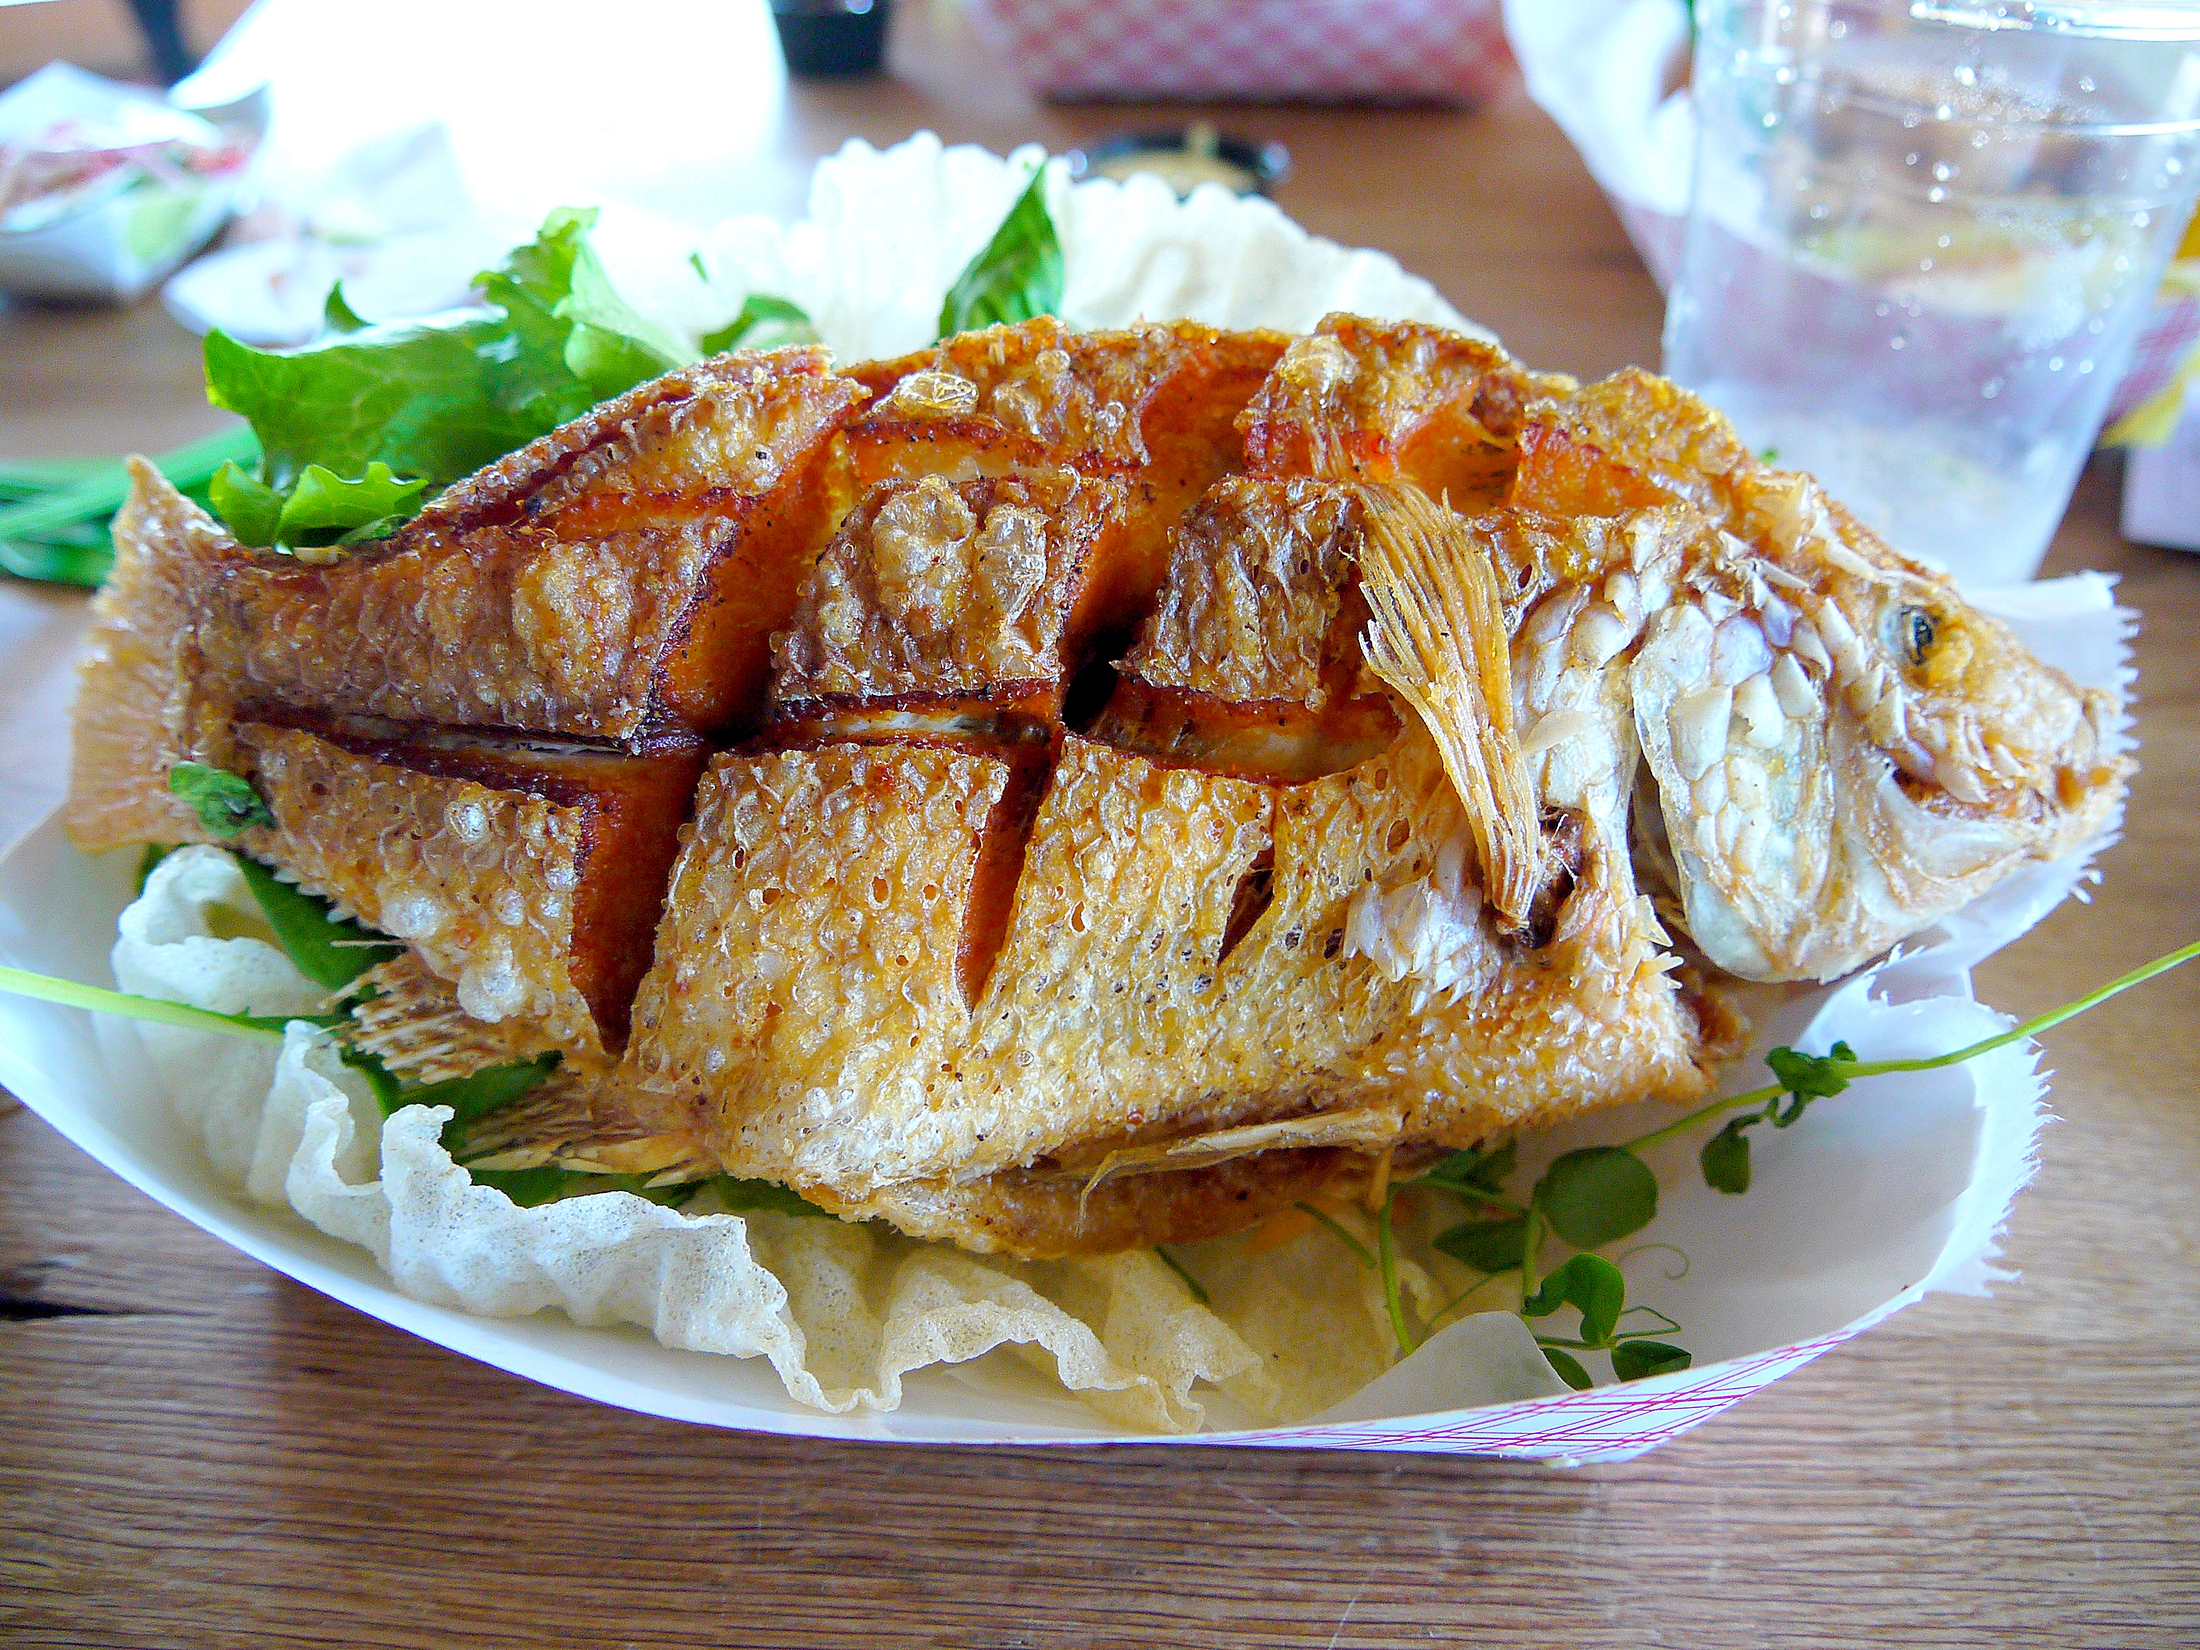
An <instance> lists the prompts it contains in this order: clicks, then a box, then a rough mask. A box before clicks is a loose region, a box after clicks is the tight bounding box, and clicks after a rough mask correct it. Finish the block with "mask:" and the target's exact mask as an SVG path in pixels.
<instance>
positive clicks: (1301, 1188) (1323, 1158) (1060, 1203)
mask: <svg viewBox="0 0 2200 1650" xmlns="http://www.w3.org/2000/svg"><path fill="white" fill-rule="evenodd" d="M1371 1167H1372V1164H1371V1162H1370V1160H1369V1159H1367V1158H1365V1157H1362V1156H1359V1155H1358V1154H1356V1153H1352V1152H1343V1151H1333V1150H1322V1149H1315V1150H1308V1151H1276V1152H1263V1153H1261V1154H1260V1155H1259V1156H1257V1157H1245V1158H1239V1159H1236V1160H1235V1161H1233V1162H1229V1163H1222V1164H1217V1165H1215V1166H1214V1167H1212V1168H1206V1169H1189V1170H1184V1171H1181V1172H1178V1173H1175V1174H1149V1175H1137V1176H1133V1177H1129V1178H1126V1179H1121V1180H1113V1181H1109V1182H1108V1183H1107V1184H1105V1185H1102V1186H1099V1187H1096V1188H1094V1189H1093V1190H1092V1191H1091V1192H1090V1193H1089V1195H1088V1194H1087V1193H1086V1191H1085V1189H1084V1184H1083V1182H1081V1181H1080V1180H1078V1179H1077V1178H1075V1177H1073V1176H1068V1175H1061V1174H1032V1173H1028V1172H1025V1171H1022V1170H1009V1171H1006V1172H1004V1173H1001V1174H996V1175H992V1176H989V1177H988V1178H986V1179H984V1180H978V1181H972V1182H970V1183H969V1184H967V1185H964V1184H957V1183H954V1182H950V1181H941V1180H927V1181H906V1182H904V1183H902V1184H901V1185H898V1186H890V1187H887V1188H886V1189H885V1190H883V1191H880V1192H876V1193H874V1194H872V1195H871V1196H870V1197H868V1198H864V1199H860V1200H855V1201H850V1200H846V1199H841V1198H836V1197H834V1196H833V1195H831V1194H830V1193H815V1194H813V1196H814V1197H815V1198H816V1201H817V1202H818V1203H819V1204H820V1205H821V1206H822V1207H825V1208H829V1209H831V1210H832V1211H833V1212H834V1213H835V1214H838V1215H843V1216H847V1217H850V1218H856V1217H866V1218H873V1219H881V1220H889V1221H891V1222H893V1224H894V1225H896V1226H898V1227H900V1228H901V1229H902V1230H903V1231H905V1232H907V1233H909V1234H910V1235H911V1236H913V1237H923V1238H945V1239H947V1240H948V1241H950V1242H953V1243H958V1244H960V1245H962V1247H964V1248H966V1249H975V1250H977V1251H978V1252H979V1253H981V1254H995V1253H1004V1252H1005V1253H1008V1254H1012V1255H1017V1256H1020V1257H1022V1258H1024V1259H1026V1260H1060V1259H1064V1258H1067V1257H1070V1256H1074V1255H1105V1254H1112V1253H1114V1252H1116V1251H1118V1250H1122V1249H1142V1248H1147V1247H1150V1246H1151V1245H1154V1244H1158V1243H1172V1244H1173V1243H1199V1242H1202V1241H1204V1240H1205V1239H1207V1238H1212V1237H1223V1236H1227V1235H1228V1234H1229V1233H1232V1232H1240V1231H1243V1230H1244V1229H1245V1228H1246V1227H1248V1226H1250V1225H1252V1224H1254V1223H1255V1222H1256V1221H1259V1220H1262V1219H1264V1218H1265V1217H1267V1216H1268V1215H1271V1214H1273V1213H1274V1212H1275V1211H1276V1210H1278V1209H1287V1208H1289V1207H1291V1205H1292V1204H1294V1203H1301V1202H1305V1201H1308V1200H1310V1199H1314V1198H1320V1197H1329V1196H1335V1195H1338V1194H1339V1193H1341V1192H1344V1191H1346V1190H1348V1189H1349V1190H1351V1191H1357V1190H1359V1189H1360V1188H1361V1187H1362V1186H1364V1185H1365V1184H1366V1181H1367V1178H1368V1174H1369V1171H1370V1169H1371Z"/></svg>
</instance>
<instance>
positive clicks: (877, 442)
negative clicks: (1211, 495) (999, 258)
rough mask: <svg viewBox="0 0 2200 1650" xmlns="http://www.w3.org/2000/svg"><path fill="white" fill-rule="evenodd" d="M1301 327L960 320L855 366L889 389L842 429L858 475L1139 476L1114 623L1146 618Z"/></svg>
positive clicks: (856, 372) (872, 386)
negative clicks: (1241, 420)
mask: <svg viewBox="0 0 2200 1650" xmlns="http://www.w3.org/2000/svg"><path fill="white" fill-rule="evenodd" d="M1288 342H1289V340H1288V339H1287V338H1286V337H1284V335H1282V334H1280V333H1268V332H1222V331H1218V330H1217V329H1215V328H1213V327H1208V326H1202V325H1200V324H1199V323H1197V322H1193V321H1178V322H1174V323H1169V324H1160V325H1144V326H1134V327H1127V328H1120V329H1112V330H1101V331H1095V332H1076V331H1073V330H1071V329H1070V328H1069V327H1067V326H1066V325H1064V324H1063V323H1062V322H1060V321H1058V320H1056V319H1054V318H1053V317H1052V316H1041V317H1039V318H1037V319H1035V320H1031V321H1026V322H1023V323H1021V324H1019V325H1016V326H1007V327H989V328H986V329H984V330H982V331H977V332H966V333H959V334H957V335H956V336H954V337H952V338H947V339H943V340H941V342H940V343H938V344H936V345H934V346H933V347H932V348H931V349H928V350H920V351H918V352H917V353H915V354H914V355H907V356H902V357H900V358H898V359H896V360H892V361H875V362H869V363H866V364H863V365H860V366H857V367H854V368H851V369H850V375H851V376H852V377H854V378H855V379H857V380H858V381H859V382H861V383H862V384H863V385H864V386H865V387H866V388H867V389H869V390H871V391H872V392H873V394H874V396H875V397H876V399H875V400H874V401H873V402H872V404H871V406H870V407H868V408H867V409H866V411H865V414H864V416H863V417H861V418H859V419H857V420H856V421H855V422H854V423H853V424H851V426H850V427H849V430H848V433H847V438H846V440H845V442H844V443H843V446H844V450H845V451H846V453H847V454H848V455H849V467H850V470H851V474H852V483H853V485H854V486H855V487H856V488H858V489H860V488H862V487H866V486H869V485H871V484H874V483H876V482H878V481H881V480H886V479H914V478H915V477H917V476H919V475H939V476H942V477H944V478H945V479H947V480H950V481H961V480H966V479H970V478H971V477H973V476H977V475H998V474H1001V473H1004V471H1005V470H1006V469H1009V468H1014V467H1030V466H1034V465H1037V464H1041V463H1052V464H1062V465H1067V466H1068V467H1069V468H1071V469H1074V470H1077V471H1079V472H1080V473H1082V474H1085V475H1090V476H1121V477H1123V478H1125V479H1126V480H1128V481H1130V482H1132V483H1133V485H1132V487H1131V490H1130V494H1129V499H1128V503H1129V512H1128V517H1127V520H1126V523H1125V531H1124V538H1123V546H1122V552H1121V554H1120V556H1119V557H1118V558H1117V560H1116V562H1115V565H1114V567H1113V568H1112V569H1111V572H1112V573H1113V575H1114V576H1113V577H1112V578H1111V579H1109V580H1108V581H1107V582H1106V583H1105V584H1104V585H1103V586H1102V587H1101V588H1100V589H1099V590H1098V591H1096V592H1095V608H1096V611H1097V613H1098V616H1099V619H1100V622H1101V623H1102V624H1103V625H1128V624H1131V623H1135V622H1136V621H1137V620H1139V619H1141V618H1143V617H1144V614H1145V608H1146V605H1147V604H1148V602H1149V601H1150V600H1151V597H1152V593H1153V591H1154V590H1155V588H1156V587H1157V586H1158V585H1159V584H1160V582H1161V578H1162V574H1163V571H1164V568H1165V565H1166V543H1167V536H1168V532H1169V529H1170V527H1171V526H1172V525H1173V524H1174V523H1175V522H1176V521H1177V519H1178V518H1179V517H1180V516H1182V515H1183V513H1184V512H1185V510H1187V509H1188V508H1190V506H1191V504H1192V502H1193V501H1194V500H1195V499H1197V498H1198V497H1199V496H1200V495H1201V494H1202V493H1203V492H1205V491H1206V489H1207V488H1208V487H1209V486H1210V485H1212V484H1213V483H1214V482H1215V481H1216V480H1218V479H1219V478H1220V477H1222V476H1223V475H1225V474H1227V473H1229V472H1231V471H1233V470H1237V469H1240V468H1242V467H1243V460H1244V447H1243V442H1242V440H1241V438H1240V436H1239V433H1238V428H1237V420H1238V416H1239V414H1240V413H1241V412H1242V410H1243V409H1244V408H1245V406H1246V404H1247V403H1248V402H1249V401H1250V400H1251V399H1252V397H1253V395H1254V392H1255V391H1257V390H1258V389H1259V388H1260V386H1261V384H1262V382H1263V381H1264V380H1265V379H1266V378H1267V376H1268V373H1269V371H1270V369H1271V368H1273V367H1274V366H1275V364H1276V361H1277V358H1278V357H1279V356H1280V355H1281V354H1282V353H1283V350H1284V347H1285V345H1286V344H1287V343H1288Z"/></svg>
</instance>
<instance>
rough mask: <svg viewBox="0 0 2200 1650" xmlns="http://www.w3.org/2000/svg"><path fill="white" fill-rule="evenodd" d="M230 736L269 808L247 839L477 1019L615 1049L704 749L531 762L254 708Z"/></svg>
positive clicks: (583, 1051) (593, 1054)
mask: <svg viewBox="0 0 2200 1650" xmlns="http://www.w3.org/2000/svg"><path fill="white" fill-rule="evenodd" d="M236 738H237V746H238V751H239V754H240V756H241V758H242V763H243V765H244V766H245V768H246V769H247V771H248V773H249V775H250V777H251V779H252V781H253V783H254V785H255V786H256V787H257V789H258V790H259V792H260V794H261V795H262V796H263V797H264V798H265V799H266V802H267V805H268V808H269V811H270V812H272V813H273V814H274V816H275V823H274V824H273V825H272V826H266V827H259V828H255V829H253V830H249V831H246V832H245V833H243V834H242V835H241V836H240V837H239V838H238V845H239V846H240V847H243V848H245V849H246V850H248V851H249V852H251V853H252V854H253V855H254V856H255V857H257V858H260V859H264V860H267V861H269V862H271V863H273V864H275V865H277V866H279V867H281V868H282V869H284V870H286V871H288V872H290V873H291V874H292V875H293V876H295V877H296V878H297V880H298V883H299V885H300V886H301V887H303V888H305V889H307V890H308V891H310V892H312V893H316V894H320V895H322V896H323V897H325V898H327V899H329V900H330V901H332V902H333V903H334V904H335V905H336V906H337V907H338V908H339V909H340V910H341V911H343V912H344V913H346V914H348V915H353V916H356V917H358V918H359V920H360V921H362V922H364V923H366V924H367V925H368V926H369V927H371V928H378V929H380V930H382V931H383V932H385V933H388V934H392V935H395V936H396V937H397V938H398V939H401V940H403V941H405V942H406V944H408V945H409V946H411V947H412V948H413V951H414V952H415V953H416V954H417V955H418V956H419V958H420V959H421V961H422V962H423V963H425V964H426V965H427V967H428V968H429V969H430V970H431V971H432V972H434V973H435V974H437V975H438V976H440V977H441V978H443V979H445V980H448V981H450V982H451V983H452V984H453V985H454V986H455V987H456V988H457V992H456V994H457V1000H458V1002H459V1004H460V1005H461V1006H462V1007H463V1008H464V1009H465V1011H466V1012H467V1013H468V1014H470V1015H471V1016H473V1017H474V1018H475V1019H479V1020H484V1021H491V1022H494V1021H501V1020H521V1021H524V1022H526V1023H528V1024H530V1025H533V1026H538V1027H540V1028H542V1030H543V1031H545V1032H547V1033H548V1035H549V1037H550V1038H551V1039H552V1041H554V1042H555V1043H556V1045H557V1046H559V1047H561V1048H566V1049H570V1050H571V1051H573V1053H574V1054H575V1056H576V1057H578V1058H582V1059H585V1060H592V1061H598V1060H601V1059H602V1058H603V1057H604V1056H605V1055H606V1053H607V1052H615V1051H616V1050H617V1048H618V1047H619V1045H620V1042H621V1041H622V1038H623V1033H624V1030H625V1014H626V1006H627V1003H628V1002H629V1001H630V1000H631V996H632V993H633V989H634V984H635V982H636V981H638V980H639V978H640V977H641V974H642V973H643V971H644V970H645V969H646V968H647V966H648V961H649V955H650V953H649V950H648V944H649V941H650V939H651V938H652V937H653V936H652V933H651V926H652V925H651V924H650V922H649V920H648V919H649V918H650V917H651V916H652V915H653V914H654V912H655V911H656V908H657V905H658V903H659V900H660V898H661V896H662V890H663V887H664V879H665V875H666V868H667V867H668V866H669V865H670V863H671V857H672V850H673V847H674V841H673V833H674V831H675V830H676V829H677V824H678V820H679V817H680V814H681V813H682V812H684V806H685V802H686V798H687V795H688V792H689V791H690V789H691V788H692V784H693V776H694V774H695V773H696V771H697V770H698V768H699V767H700V765H701V757H700V754H699V753H691V752H672V753H667V754H664V755H660V756H653V757H637V758H625V757H612V756H608V755H603V754H591V755H576V756H568V757H558V756H548V757H541V758H537V759H536V760H533V761H529V760H526V759H525V758H523V757H522V756H521V755H519V754H518V753H515V752H480V751H469V750H463V749H462V750H459V751H456V752H448V753H446V752H437V751H433V750H427V749H421V748H405V747H382V748H379V749H377V748H374V747H371V746H369V747H364V748H355V746H354V742H350V741H338V740H335V739H331V738H325V737H322V736H319V735H316V734H313V733H309V732H306V731H304V730H302V729H298V728H288V727H277V726H274V725H271V724H268V723H260V722H248V723H243V724H240V725H239V726H238V728H237V730H236ZM636 911H638V912H639V913H640V915H641V917H642V919H643V920H642V922H641V923H640V924H639V925H638V927H637V925H636V924H634V922H633V921H632V914H633V913H634V912H636Z"/></svg>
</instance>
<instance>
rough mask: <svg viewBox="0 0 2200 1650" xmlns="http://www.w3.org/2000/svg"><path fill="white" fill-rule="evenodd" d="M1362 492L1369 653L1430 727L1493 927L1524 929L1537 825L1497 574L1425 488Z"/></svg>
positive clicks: (1536, 856) (1535, 865) (1535, 867)
mask: <svg viewBox="0 0 2200 1650" xmlns="http://www.w3.org/2000/svg"><path fill="white" fill-rule="evenodd" d="M1364 492H1365V497H1366V502H1367V535H1366V538H1365V541H1364V545H1363V548H1362V550H1361V553H1360V581H1361V583H1360V588H1361V591H1362V593H1363V594H1364V595H1365V597H1366V599H1367V605H1368V608H1369V610H1370V612H1371V613H1372V614H1373V620H1372V622H1371V623H1370V624H1369V625H1368V627H1367V636H1366V640H1365V643H1364V646H1365V648H1366V651H1367V662H1368V664H1369V666H1370V667H1371V668H1372V669H1373V670H1374V672H1375V674H1376V675H1378V676H1380V677H1381V678H1382V679H1383V680H1384V681H1385V682H1386V683H1388V684H1389V685H1390V687H1392V688H1393V689H1394V690H1396V692H1397V693H1398V695H1399V696H1400V697H1401V698H1403V699H1404V700H1405V701H1406V703H1408V704H1409V705H1411V706H1412V707H1413V709H1414V711H1415V712H1416V713H1417V714H1418V715H1419V716H1420V718H1421V720H1422V722H1423V723H1425V724H1426V725H1427V727H1428V730H1429V733H1430V734H1431V736H1432V737H1434V739H1435V741H1436V746H1437V749H1438V750H1439V751H1440V752H1441V753H1442V755H1443V759H1444V772H1445V773H1446V774H1448V775H1449V776H1450V778H1451V783H1452V787H1453V789H1455V790H1456V791H1457V792H1458V793H1459V800H1460V803H1461V805H1462V806H1464V807H1465V809H1466V812H1467V818H1468V821H1469V823H1470V826H1471V828H1472V831H1473V836H1474V847H1475V855H1476V858H1477V859H1478V860H1479V861H1480V862H1481V867H1482V888H1483V894H1484V897H1485V898H1486V899H1487V900H1488V901H1489V903H1490V905H1491V907H1492V908H1493V909H1494V910H1495V911H1496V912H1497V913H1498V917H1499V920H1500V926H1501V927H1503V928H1506V929H1517V928H1520V927H1523V926H1525V924H1526V922H1527V919H1528V907H1529V905H1530V903H1531V901H1532V900H1533V899H1534V897H1535V890H1536V883H1537V878H1538V872H1539V870H1540V855H1541V834H1540V831H1539V827H1538V821H1537V809H1536V799H1535V788H1534V786H1533V785H1532V784H1531V783H1530V781H1529V777H1528V765H1527V763H1526V761H1525V760H1524V759H1523V758H1522V756H1521V754H1520V742H1519V740H1518V739H1517V738H1516V737H1515V736H1514V732H1513V690H1512V661H1511V643H1510V638H1509V637H1508V635H1507V633H1506V627H1505V610H1504V605H1503V602H1502V600H1501V599H1500V597H1499V594H1498V586H1497V577H1496V574H1495V572H1494V571H1493V570H1492V568H1491V566H1490V560H1489V556H1488V554H1487V553H1486V552H1485V551H1484V550H1483V549H1482V547H1481V546H1480V545H1479V544H1477V543H1476V542H1475V539H1474V536H1473V534H1472V532H1471V531H1470V530H1469V529H1468V526H1467V523H1466V521H1465V520H1464V519H1463V518H1462V517H1460V516H1457V515H1454V514H1453V513H1452V512H1451V511H1449V510H1447V509H1444V508H1442V507H1441V506H1439V505H1436V504H1433V503H1431V502H1430V501H1429V499H1428V497H1427V495H1426V494H1424V493H1421V492H1419V491H1418V490H1416V489H1413V488H1388V487H1369V488H1366V489H1365V490H1364Z"/></svg>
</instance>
